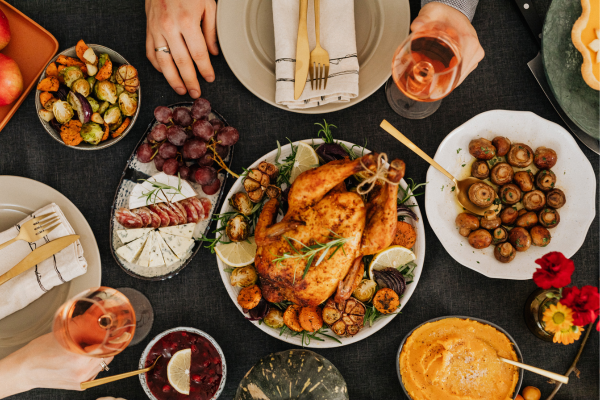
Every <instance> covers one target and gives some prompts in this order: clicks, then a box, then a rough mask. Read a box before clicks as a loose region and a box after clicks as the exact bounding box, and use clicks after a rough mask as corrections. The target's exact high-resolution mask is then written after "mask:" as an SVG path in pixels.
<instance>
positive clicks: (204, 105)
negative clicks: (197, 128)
mask: <svg viewBox="0 0 600 400" xmlns="http://www.w3.org/2000/svg"><path fill="white" fill-rule="evenodd" d="M208 114H210V102H209V101H208V100H206V99H201V98H197V99H196V100H195V101H194V105H192V117H193V118H194V119H200V118H202V117H205V116H207V115H208Z"/></svg>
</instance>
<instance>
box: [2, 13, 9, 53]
mask: <svg viewBox="0 0 600 400" xmlns="http://www.w3.org/2000/svg"><path fill="white" fill-rule="evenodd" d="M8 42H10V26H8V18H6V15H4V13H3V12H2V10H0V50H2V49H3V48H5V47H6V45H7V44H8Z"/></svg>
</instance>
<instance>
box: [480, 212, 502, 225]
mask: <svg viewBox="0 0 600 400" xmlns="http://www.w3.org/2000/svg"><path fill="white" fill-rule="evenodd" d="M501 223H502V221H501V220H500V217H499V216H498V215H497V214H496V213H495V212H494V211H492V210H488V211H486V212H485V213H483V218H481V222H480V224H481V227H482V228H483V229H489V230H492V229H496V228H497V227H499V226H500V224H501Z"/></svg>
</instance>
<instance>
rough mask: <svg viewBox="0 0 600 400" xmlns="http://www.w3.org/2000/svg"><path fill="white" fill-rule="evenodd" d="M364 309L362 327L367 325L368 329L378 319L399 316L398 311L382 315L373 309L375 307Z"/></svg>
mask: <svg viewBox="0 0 600 400" xmlns="http://www.w3.org/2000/svg"><path fill="white" fill-rule="evenodd" d="M366 308H367V309H366V311H365V319H364V321H363V326H367V323H368V324H369V327H371V326H373V324H374V323H375V321H377V320H378V319H380V318H383V317H389V316H390V315H394V314H400V311H398V312H395V313H390V314H382V313H380V312H379V311H378V310H377V309H376V308H375V306H367V307H366Z"/></svg>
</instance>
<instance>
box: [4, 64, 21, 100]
mask: <svg viewBox="0 0 600 400" xmlns="http://www.w3.org/2000/svg"><path fill="white" fill-rule="evenodd" d="M21 93H23V76H21V70H20V69H19V66H18V65H17V63H16V62H15V60H13V59H12V58H10V57H9V56H5V55H4V54H2V53H0V106H5V105H7V104H10V103H12V102H14V101H15V100H16V99H17V98H18V97H19V96H20V95H21Z"/></svg>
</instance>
